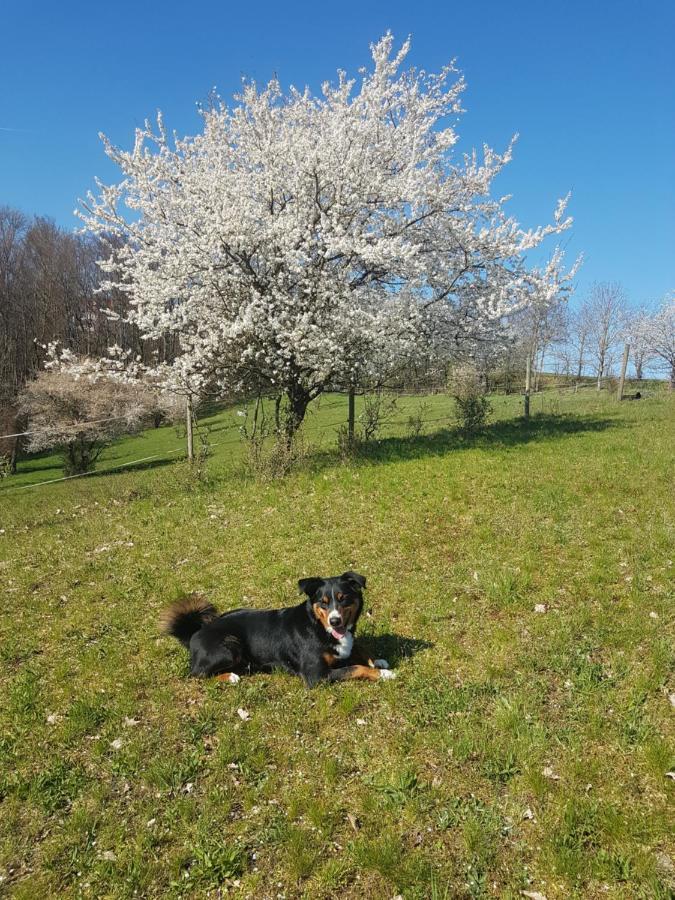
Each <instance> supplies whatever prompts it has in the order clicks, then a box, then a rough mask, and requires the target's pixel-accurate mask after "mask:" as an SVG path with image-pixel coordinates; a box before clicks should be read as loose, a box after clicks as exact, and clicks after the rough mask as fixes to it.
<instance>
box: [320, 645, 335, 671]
mask: <svg viewBox="0 0 675 900" xmlns="http://www.w3.org/2000/svg"><path fill="white" fill-rule="evenodd" d="M323 661H324V662H325V663H326V665H327V666H328V667H329V668H330V669H332V668H333V666H334V665H335V663H336V662H337V656H336V655H335V654H334V653H331V652H330V650H326V652H325V653H324V654H323Z"/></svg>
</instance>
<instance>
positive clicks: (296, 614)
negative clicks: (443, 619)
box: [160, 572, 396, 687]
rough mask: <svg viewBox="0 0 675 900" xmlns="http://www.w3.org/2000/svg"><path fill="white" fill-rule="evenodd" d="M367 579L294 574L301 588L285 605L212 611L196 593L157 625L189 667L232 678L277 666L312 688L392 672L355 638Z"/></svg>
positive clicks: (204, 673)
mask: <svg viewBox="0 0 675 900" xmlns="http://www.w3.org/2000/svg"><path fill="white" fill-rule="evenodd" d="M365 586H366V579H365V578H364V577H363V575H359V574H358V573H357V572H344V573H343V574H342V575H338V576H336V577H334V578H301V579H300V581H299V582H298V587H299V588H300V591H301V592H302V593H304V594H306V595H307V599H306V600H303V601H302V602H301V603H299V604H298V605H297V606H290V607H287V608H285V609H269V610H255V609H235V610H232V611H231V612H226V613H223V614H222V615H219V614H218V612H217V611H216V609H215V608H214V607H213V606H212V604H211V603H209V602H208V601H207V600H205V599H204V598H203V597H199V596H198V595H194V594H193V595H192V596H190V597H187V598H186V599H185V600H179V601H178V602H177V603H174V604H173V605H172V606H170V607H169V608H168V609H167V610H166V611H165V612H164V614H163V616H162V619H161V623H160V624H161V627H162V630H163V631H165V632H166V633H167V634H171V635H173V637H175V638H177V639H178V640H179V641H180V642H181V644H183V646H185V647H187V648H188V650H189V651H190V674H191V675H194V676H215V677H216V678H218V679H219V680H221V681H229V682H231V683H232V684H236V683H237V682H238V681H239V678H240V674H242V673H244V672H270V671H272V670H273V669H283V670H284V671H286V672H291V673H292V674H293V675H300V676H301V677H302V678H303V679H304V681H305V684H307V685H308V686H309V687H312V686H314V685H316V684H318V683H319V682H320V681H350V680H352V679H355V678H361V679H367V680H369V681H377V680H379V679H386V678H395V677H396V676H395V673H394V672H392V671H391V670H390V669H389V663H388V662H387V661H386V660H384V659H376V660H372V659H369V658H368V657H367V656H365V655H364V654H362V653H361V652H360V650H359V649H358V648H357V647H355V645H354V637H355V631H356V625H357V623H358V620H359V616H360V615H361V612H362V610H363V596H362V591H363V589H364V588H365Z"/></svg>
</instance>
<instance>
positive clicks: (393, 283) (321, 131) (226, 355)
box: [83, 35, 571, 438]
mask: <svg viewBox="0 0 675 900" xmlns="http://www.w3.org/2000/svg"><path fill="white" fill-rule="evenodd" d="M408 50H409V44H408V42H406V43H405V44H404V45H403V47H402V48H401V49H400V50H399V51H398V52H394V50H393V38H392V37H391V35H387V36H385V37H384V38H382V39H381V40H380V41H379V42H378V43H376V44H375V45H374V46H373V47H372V60H373V64H372V68H371V69H370V70H362V71H361V74H360V78H359V79H358V80H357V79H351V78H348V77H347V75H346V74H345V73H344V72H339V73H338V79H337V82H336V83H328V82H326V83H325V84H324V85H323V86H322V92H321V94H320V95H319V96H314V95H313V94H312V93H311V92H310V90H309V88H306V89H305V90H303V91H299V90H296V89H295V88H291V89H290V90H289V91H288V92H287V93H283V92H282V89H281V87H280V84H279V82H278V81H277V80H276V79H273V80H272V81H271V82H270V83H269V84H268V85H267V86H266V87H264V88H262V89H259V88H258V87H257V86H256V85H255V84H251V83H249V84H245V85H244V87H243V89H242V93H241V95H240V96H239V97H238V98H237V104H238V105H236V106H234V107H233V108H230V107H228V106H227V105H225V104H224V103H223V102H221V101H220V100H219V99H217V98H213V100H212V102H211V103H210V104H209V105H208V107H207V108H205V109H203V110H202V117H203V131H202V133H200V134H198V135H197V136H195V137H193V138H185V139H182V140H181V139H177V138H175V137H174V138H173V139H172V138H170V137H169V136H168V134H167V132H166V129H165V127H164V124H163V122H162V119H161V117H158V122H157V126H156V128H153V127H152V126H151V125H150V124H149V123H146V125H145V127H144V128H143V129H140V130H138V131H137V134H136V142H135V146H134V148H133V150H131V151H129V152H127V151H123V150H121V149H118V148H116V147H113V146H112V145H111V144H110V143H109V142H108V141H107V140H105V139H104V140H105V147H106V152H107V153H108V155H109V156H110V158H111V159H112V160H113V161H114V162H115V163H116V164H117V165H118V166H119V167H120V169H121V170H122V173H123V175H124V178H123V180H122V181H121V182H120V183H119V184H117V185H112V186H104V185H99V187H100V194H99V196H97V197H96V196H93V195H90V196H89V198H88V201H87V203H86V204H85V205H84V211H83V218H84V220H85V222H86V224H87V226H88V227H89V229H90V230H91V231H92V232H93V233H94V234H95V235H97V236H99V237H100V238H102V239H105V238H106V237H107V236H108V235H113V236H115V237H116V238H117V240H118V245H117V246H116V247H115V248H114V249H113V250H112V251H111V253H110V256H109V260H108V261H107V262H106V263H104V264H103V268H104V270H105V271H106V273H107V274H108V280H107V281H106V282H105V283H104V288H105V289H106V290H116V291H119V292H121V293H122V294H125V295H126V296H127V297H128V300H129V314H128V317H127V319H128V321H129V322H130V323H132V324H134V325H135V326H137V327H138V329H139V331H140V333H141V334H142V335H143V336H144V337H146V338H152V339H159V338H160V337H162V336H164V335H167V334H168V335H173V336H175V337H176V339H177V340H178V341H179V343H180V352H179V353H178V355H177V357H176V359H175V361H174V362H173V363H172V365H170V366H164V367H163V368H162V373H163V376H164V377H165V379H166V382H167V384H171V385H173V387H174V389H183V390H185V391H186V392H190V391H197V392H198V391H199V390H200V389H201V387H202V386H203V385H205V384H212V383H214V381H215V382H217V383H218V384H219V386H220V388H221V390H222V391H223V392H224V393H225V394H227V393H232V392H235V391H238V390H241V389H242V388H247V389H257V390H266V391H273V392H276V393H277V394H282V395H283V396H284V397H285V398H286V409H287V433H288V435H289V438H290V437H292V434H293V432H294V431H295V429H296V428H297V427H298V425H299V424H300V422H301V421H302V419H303V417H304V415H305V411H306V409H307V405H308V403H309V402H310V401H311V400H312V399H313V398H314V397H316V396H318V395H319V394H320V393H321V392H322V391H323V390H325V389H326V388H327V387H328V386H329V385H331V384H334V383H336V382H340V383H342V384H353V383H354V381H356V380H358V379H360V378H363V377H364V372H365V374H368V367H371V368H378V367H379V366H381V365H388V364H390V362H391V361H392V360H396V361H401V360H405V359H406V358H409V357H411V356H412V355H413V354H417V353H419V352H420V350H422V351H425V350H427V349H428V348H429V346H430V345H431V343H432V342H433V341H434V340H436V341H437V344H436V346H437V347H441V346H444V347H445V348H450V347H453V346H455V347H456V346H457V345H459V344H462V343H463V342H464V341H465V340H469V339H472V338H475V337H476V335H479V334H480V333H481V332H482V331H483V330H484V329H487V330H488V331H490V330H491V329H493V327H494V323H495V322H497V321H500V320H501V319H502V318H503V317H504V316H506V315H508V314H509V313H511V312H513V311H514V310H515V309H518V308H521V307H522V306H523V305H525V304H526V303H527V302H528V297H529V290H528V289H527V286H528V285H530V284H531V283H532V281H533V280H535V281H536V280H537V278H538V277H539V278H541V277H545V278H548V277H550V276H551V274H552V273H550V272H549V273H540V275H539V276H535V275H533V274H532V273H528V271H527V269H526V266H525V262H524V254H525V253H526V251H529V250H531V249H532V248H534V247H536V246H538V245H539V244H540V243H541V242H542V240H544V238H545V237H546V236H547V235H550V234H555V233H559V232H561V231H562V230H563V229H565V228H567V227H568V226H569V225H570V223H571V220H570V219H569V218H565V204H566V201H560V202H559V203H558V206H557V209H556V211H555V216H554V221H553V223H552V224H551V225H548V226H546V227H539V228H536V229H534V230H523V229H522V228H521V227H520V226H519V225H518V223H517V222H516V221H515V220H514V219H512V218H511V217H509V216H508V215H507V214H506V212H505V209H504V204H505V200H493V199H491V198H490V188H491V184H492V181H493V179H494V177H495V176H496V175H497V174H498V173H499V172H500V171H501V170H502V168H503V167H504V166H505V165H506V163H508V161H509V160H510V158H511V148H510V147H509V148H508V149H507V151H506V152H505V153H504V154H501V155H499V154H497V153H495V152H493V151H492V150H490V149H489V148H485V150H484V158H483V160H482V161H479V159H478V158H477V156H476V154H475V153H474V154H472V155H468V156H464V157H463V158H457V157H456V156H455V155H454V154H453V147H454V145H455V143H456V142H457V140H458V137H457V133H456V131H455V129H454V127H453V125H450V124H448V117H452V119H453V120H454V119H456V117H457V115H458V114H459V113H460V112H461V107H460V96H461V94H462V91H463V89H464V82H463V79H462V78H461V77H456V75H455V69H454V68H453V67H452V66H448V67H446V68H444V69H443V70H442V71H441V72H440V74H438V75H429V74H426V73H424V72H422V71H418V70H415V69H410V70H407V71H404V70H402V65H403V63H404V60H405V58H406V56H407V54H408ZM125 207H126V210H130V211H132V213H133V216H132V218H131V220H129V219H127V218H126V214H125V209H124V208H125ZM552 277H553V278H554V280H557V279H559V278H560V277H561V274H560V271H556V272H555V273H553V275H552ZM378 374H379V373H378Z"/></svg>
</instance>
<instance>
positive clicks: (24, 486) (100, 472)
mask: <svg viewBox="0 0 675 900" xmlns="http://www.w3.org/2000/svg"><path fill="white" fill-rule="evenodd" d="M575 387H588V388H594V387H595V386H594V385H592V384H580V385H578V386H576V385H569V386H567V385H566V386H562V387H557V386H556V387H546V388H542V389H540V390H539V391H537V393H536V394H533V395H532V396H533V397H536V396H537V395H542V394H546V393H551V392H553V391H565V390H575ZM399 396H406V397H416V396H419V397H423V396H425V395H421V394H420V395H417V394H405V395H399ZM503 396H504V400H505V401H506V399H507V398H508V397H517V396H519V394H510V395H503ZM542 399H543V398H542ZM122 418H124V416H111V417H110V419H100V420H98V421H100V422H107V421H111V420H112V419H122ZM450 418H451V414H450V413H448V414H447V415H443V416H438V417H437V418H434V419H425V420H424V423H423V424H424V425H432V424H435V423H437V422H448V421H449V420H450ZM78 424H84V423H78ZM88 424H94V421H92V422H89V423H88ZM345 424H346V419H340V420H339V421H337V422H329V423H328V424H327V425H322V426H321V427H320V428H318V429H317V431H318V432H319V433H323V432H325V431H328V429H330V428H336V427H338V426H339V425H345ZM405 424H406V422H405V420H390V421H385V422H383V423H382V424H381V426H380V427H381V428H388V427H393V426H396V425H405ZM201 427H206V428H207V429H208V426H201ZM241 427H242V426H241V425H238V424H237V423H234V424H232V425H225V426H223V427H222V428H218V429H217V430H218V431H232V430H233V429H241ZM197 430H198V433H199V426H198V429H197ZM31 433H35V432H22V434H31ZM14 436H15V435H3V436H0V439H2V437H14ZM237 443H239V441H238V439H235V440H234V441H217V442H216V443H214V444H212V443H209V442H207V446H208V448H209V449H210V448H212V447H222V446H234V445H235V444H237ZM181 450H182V451H184V450H185V448H184V447H183V446H182V445H181V446H180V447H176V448H174V449H172V450H166V451H164V452H162V453H154V454H152V455H151V456H143V457H141V458H140V459H133V460H129V462H125V463H119V464H118V465H116V466H110V467H109V468H107V469H94V470H92V471H91V472H80V473H78V474H76V475H64V476H62V477H60V478H50V479H48V480H46V481H36V482H35V483H34V484H22V485H16V486H15V487H7V488H5V489H4V490H0V497H2V496H3V494H6V493H11V492H12V491H23V490H28V489H29V488H36V487H41V486H42V485H45V484H57V483H59V482H62V481H71V480H72V479H74V478H86V477H87V476H88V475H107V474H108V473H109V472H115V471H117V470H118V469H124V468H127V467H128V466H134V465H137V464H138V463H142V462H149V461H150V460H153V459H166V458H167V457H169V456H172V455H173V454H175V453H180V452H181Z"/></svg>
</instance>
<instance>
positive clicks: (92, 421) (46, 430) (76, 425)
mask: <svg viewBox="0 0 675 900" xmlns="http://www.w3.org/2000/svg"><path fill="white" fill-rule="evenodd" d="M126 418H127V417H126V416H108V418H107V419H89V420H88V421H87V422H74V423H73V424H72V425H64V426H63V428H82V426H83V425H101V424H102V423H103V422H116V421H118V420H119V419H126ZM60 430H61V429H60V428H36V429H34V430H33V431H17V433H16V434H0V441H4V440H7V439H8V438H15V437H24V436H25V435H27V434H49V432H50V431H60Z"/></svg>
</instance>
